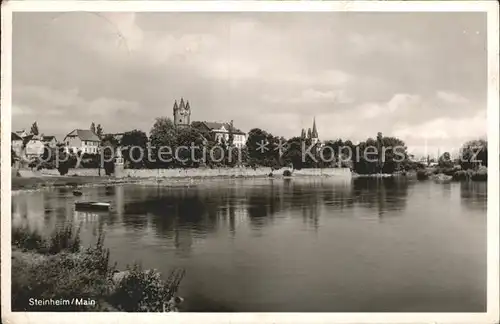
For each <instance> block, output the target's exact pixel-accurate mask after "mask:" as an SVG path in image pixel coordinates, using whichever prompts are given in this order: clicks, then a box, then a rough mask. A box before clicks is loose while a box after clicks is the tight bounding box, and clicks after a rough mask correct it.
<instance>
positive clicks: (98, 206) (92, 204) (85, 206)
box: [75, 201, 111, 210]
mask: <svg viewBox="0 0 500 324" xmlns="http://www.w3.org/2000/svg"><path fill="white" fill-rule="evenodd" d="M110 207H111V204H110V203H106V202H97V201H79V202H75V208H76V210H109V209H110Z"/></svg>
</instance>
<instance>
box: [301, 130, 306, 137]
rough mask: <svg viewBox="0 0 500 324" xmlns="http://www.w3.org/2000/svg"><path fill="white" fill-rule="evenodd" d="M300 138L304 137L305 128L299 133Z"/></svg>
mask: <svg viewBox="0 0 500 324" xmlns="http://www.w3.org/2000/svg"><path fill="white" fill-rule="evenodd" d="M300 138H301V139H306V130H305V129H303V128H302V132H301V133H300Z"/></svg>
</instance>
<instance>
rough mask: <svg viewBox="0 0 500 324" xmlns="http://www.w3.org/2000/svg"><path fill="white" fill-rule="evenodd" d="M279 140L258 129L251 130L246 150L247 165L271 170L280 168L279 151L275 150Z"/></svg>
mask: <svg viewBox="0 0 500 324" xmlns="http://www.w3.org/2000/svg"><path fill="white" fill-rule="evenodd" d="M279 143H280V138H278V137H275V136H273V135H272V134H271V133H268V132H266V131H264V130H262V129H260V128H253V129H251V130H250V132H249V133H248V139H247V144H246V146H247V148H248V158H249V164H250V165H251V166H253V167H256V166H258V165H261V166H267V167H272V168H279V167H280V156H279V150H276V148H277V146H278V145H279Z"/></svg>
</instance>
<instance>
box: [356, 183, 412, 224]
mask: <svg viewBox="0 0 500 324" xmlns="http://www.w3.org/2000/svg"><path fill="white" fill-rule="evenodd" d="M408 186H409V182H408V180H407V179H406V178H393V177H390V178H358V179H354V180H353V192H352V194H353V199H354V201H355V202H356V203H358V204H360V205H361V206H365V207H368V208H370V209H372V208H376V209H377V210H378V216H379V217H382V216H384V215H385V214H386V213H387V212H388V211H391V210H401V209H404V208H406V200H407V199H406V198H407V196H408ZM400 214H401V213H397V215H400Z"/></svg>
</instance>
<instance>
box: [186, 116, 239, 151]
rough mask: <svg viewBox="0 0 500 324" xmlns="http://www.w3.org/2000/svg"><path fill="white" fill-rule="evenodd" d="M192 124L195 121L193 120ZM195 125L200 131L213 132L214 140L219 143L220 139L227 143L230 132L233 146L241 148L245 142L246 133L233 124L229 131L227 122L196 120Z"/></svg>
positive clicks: (229, 125) (229, 126)
mask: <svg viewBox="0 0 500 324" xmlns="http://www.w3.org/2000/svg"><path fill="white" fill-rule="evenodd" d="M193 124H195V123H194V122H193ZM195 127H196V128H198V129H199V130H200V131H208V132H210V133H212V134H214V137H215V140H216V141H218V142H219V143H220V142H222V139H224V140H225V141H226V143H227V142H228V141H229V135H230V133H232V134H233V145H234V146H235V147H238V148H242V147H243V146H245V145H246V143H247V134H246V133H244V132H242V131H241V130H239V129H237V128H235V127H234V126H233V128H232V131H231V132H230V129H231V124H229V123H217V122H197V123H196V126H195Z"/></svg>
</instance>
